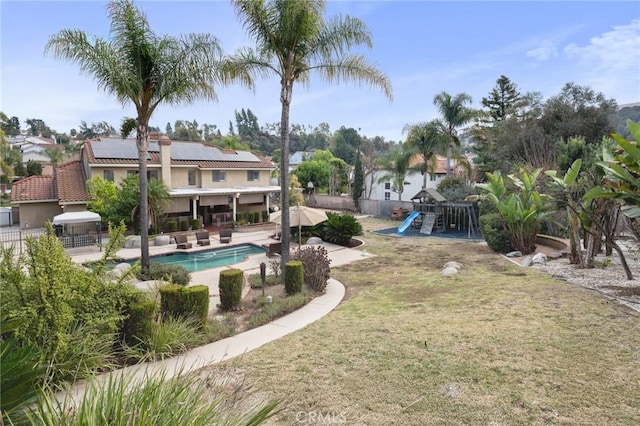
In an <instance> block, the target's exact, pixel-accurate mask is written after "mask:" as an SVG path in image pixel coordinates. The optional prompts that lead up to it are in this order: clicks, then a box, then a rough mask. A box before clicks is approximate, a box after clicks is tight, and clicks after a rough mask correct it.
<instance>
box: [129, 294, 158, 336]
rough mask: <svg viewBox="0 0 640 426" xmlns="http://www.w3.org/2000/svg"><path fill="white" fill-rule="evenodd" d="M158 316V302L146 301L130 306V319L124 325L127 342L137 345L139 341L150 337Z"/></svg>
mask: <svg viewBox="0 0 640 426" xmlns="http://www.w3.org/2000/svg"><path fill="white" fill-rule="evenodd" d="M155 316H156V301H155V300H145V301H142V302H136V303H132V304H131V305H129V317H128V318H127V319H126V320H125V321H124V323H123V325H122V335H123V337H124V340H125V342H127V343H128V344H129V345H135V344H136V342H137V340H136V338H137V339H143V338H145V337H146V336H148V335H149V333H150V332H151V328H152V327H153V321H154V320H155Z"/></svg>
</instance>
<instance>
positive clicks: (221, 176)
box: [212, 170, 227, 182]
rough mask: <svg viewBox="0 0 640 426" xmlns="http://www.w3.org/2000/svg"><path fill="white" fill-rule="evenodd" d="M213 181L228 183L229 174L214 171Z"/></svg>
mask: <svg viewBox="0 0 640 426" xmlns="http://www.w3.org/2000/svg"><path fill="white" fill-rule="evenodd" d="M212 181H213V182H226V181H227V172H225V171H224V170H214V171H213V173H212Z"/></svg>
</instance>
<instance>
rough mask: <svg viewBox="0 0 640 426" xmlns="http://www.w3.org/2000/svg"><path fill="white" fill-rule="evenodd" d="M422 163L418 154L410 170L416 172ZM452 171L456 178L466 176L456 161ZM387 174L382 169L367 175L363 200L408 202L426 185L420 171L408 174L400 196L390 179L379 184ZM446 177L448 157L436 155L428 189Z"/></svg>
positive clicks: (452, 165)
mask: <svg viewBox="0 0 640 426" xmlns="http://www.w3.org/2000/svg"><path fill="white" fill-rule="evenodd" d="M422 163H424V157H423V156H422V155H421V154H417V155H415V156H414V157H413V158H412V159H411V162H410V163H409V168H410V169H412V170H416V169H417V168H418V167H419V166H420V164H422ZM451 169H452V174H453V175H454V176H459V175H464V170H463V168H462V166H461V165H459V164H458V163H457V162H456V160H455V159H452V160H451ZM386 174H388V172H387V171H386V170H381V169H377V170H374V171H373V172H372V173H367V174H366V176H365V190H364V193H363V198H365V199H369V200H378V201H392V200H399V201H408V200H410V199H411V197H412V196H413V195H414V194H416V193H417V192H418V191H420V190H421V189H422V186H423V183H424V176H423V175H422V174H421V173H420V172H419V171H413V172H411V173H408V174H407V175H406V177H405V179H404V181H405V184H404V191H403V193H402V194H398V192H397V190H396V189H395V188H393V184H392V182H391V180H390V179H389V180H384V181H382V182H378V181H379V180H380V179H381V178H382V177H383V176H385V175H386ZM445 177H447V157H445V156H442V155H436V162H435V167H434V168H433V169H432V170H431V171H430V172H429V173H428V174H427V179H426V188H436V187H437V186H438V184H439V183H440V182H441V181H442V179H444V178H445Z"/></svg>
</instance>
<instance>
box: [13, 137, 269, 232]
mask: <svg viewBox="0 0 640 426" xmlns="http://www.w3.org/2000/svg"><path fill="white" fill-rule="evenodd" d="M147 163H148V165H147V169H148V170H147V172H148V175H149V177H150V178H156V179H160V180H162V181H163V182H164V183H165V185H167V187H168V188H169V193H170V195H171V197H172V203H171V204H170V205H169V206H168V207H167V208H165V213H166V214H167V215H168V216H169V217H171V218H175V219H178V220H180V219H190V218H200V219H201V220H202V221H203V223H204V224H211V223H215V224H220V223H222V222H226V221H230V220H236V219H237V216H238V215H239V214H240V213H243V212H254V211H257V212H263V211H264V212H267V211H268V210H269V207H270V206H269V201H270V198H271V195H272V194H274V193H279V192H280V187H278V186H273V185H271V179H270V178H271V171H272V170H274V169H275V166H274V164H273V163H271V162H270V161H269V160H267V159H265V158H264V157H261V156H259V155H257V154H254V153H251V152H248V151H235V150H226V149H220V148H217V147H215V146H212V145H208V144H204V143H198V142H180V141H171V140H169V139H168V138H167V137H166V136H163V137H161V138H159V137H158V135H157V134H153V133H152V135H151V136H150V142H149V153H148V157H147ZM132 173H138V150H137V148H136V141H135V139H118V138H97V139H93V140H89V141H86V142H85V144H84V145H83V148H82V152H81V157H80V160H79V161H73V162H70V163H66V164H63V165H61V166H59V167H57V168H56V169H55V170H54V172H53V175H52V176H32V177H29V178H26V179H22V180H20V181H18V182H16V183H15V184H14V185H13V191H12V193H11V200H12V202H13V203H15V204H16V205H18V206H19V209H20V227H21V228H27V227H31V228H34V227H41V226H43V225H44V223H45V222H46V221H47V220H51V219H52V218H53V217H54V216H55V215H57V214H60V213H64V212H71V211H80V210H86V209H87V200H88V194H87V192H86V186H85V182H86V181H87V180H89V179H91V178H92V177H94V176H100V177H102V178H103V179H105V180H109V181H112V182H116V183H117V182H118V181H120V180H121V179H122V178H124V177H126V176H127V175H128V174H132Z"/></svg>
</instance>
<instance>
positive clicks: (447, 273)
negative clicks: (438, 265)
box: [442, 266, 458, 277]
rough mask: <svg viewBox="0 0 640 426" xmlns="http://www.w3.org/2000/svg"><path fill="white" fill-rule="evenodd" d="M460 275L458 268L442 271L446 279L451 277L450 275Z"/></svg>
mask: <svg viewBox="0 0 640 426" xmlns="http://www.w3.org/2000/svg"><path fill="white" fill-rule="evenodd" d="M457 273H458V268H454V267H452V266H450V267H448V268H444V269H443V270H442V275H444V276H445V277H447V276H450V275H455V274H457Z"/></svg>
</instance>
